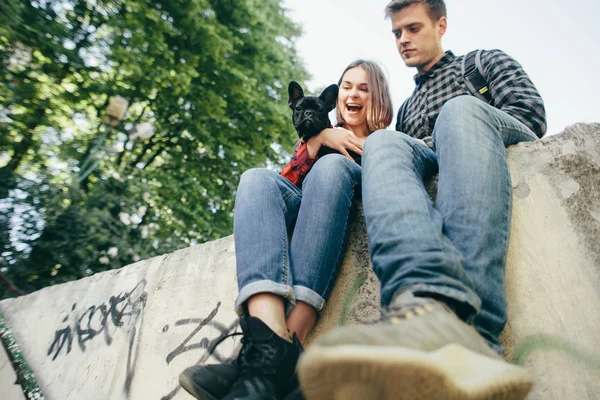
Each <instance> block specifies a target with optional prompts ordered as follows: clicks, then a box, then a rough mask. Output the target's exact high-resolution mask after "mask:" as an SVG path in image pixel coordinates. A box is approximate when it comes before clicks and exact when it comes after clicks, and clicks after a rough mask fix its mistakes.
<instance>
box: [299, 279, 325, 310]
mask: <svg viewBox="0 0 600 400" xmlns="http://www.w3.org/2000/svg"><path fill="white" fill-rule="evenodd" d="M294 294H295V296H296V301H301V302H303V303H306V304H308V305H309V306H311V307H313V308H314V309H315V310H317V311H318V312H320V311H321V310H323V307H324V306H325V299H323V297H321V296H319V295H318V294H317V292H315V291H314V290H311V289H309V288H307V287H305V286H296V285H294Z"/></svg>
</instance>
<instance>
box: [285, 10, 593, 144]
mask: <svg viewBox="0 0 600 400" xmlns="http://www.w3.org/2000/svg"><path fill="white" fill-rule="evenodd" d="M387 3H388V1H387V0H284V5H285V7H286V8H288V9H289V14H288V15H289V16H290V17H291V18H292V19H293V20H294V21H296V22H297V23H299V24H300V25H301V26H302V27H303V30H304V34H303V36H302V38H301V39H300V40H299V41H298V43H297V48H298V51H299V53H300V56H301V57H302V58H303V59H304V62H305V66H306V68H307V69H308V71H309V73H310V74H311V76H312V80H311V81H309V82H308V86H309V87H308V89H309V91H312V90H314V89H315V88H319V87H325V86H326V85H329V84H331V83H337V80H338V79H339V75H340V74H341V73H342V71H343V70H344V68H345V67H346V66H347V65H348V64H349V63H350V62H352V61H353V60H355V59H357V58H366V59H370V60H374V61H377V62H379V64H380V65H382V66H383V67H384V69H385V70H387V73H388V78H389V81H390V86H391V91H392V100H393V103H394V109H395V110H397V108H398V107H399V106H400V104H401V103H402V101H403V100H404V99H405V98H406V97H408V96H410V94H411V93H412V90H413V88H414V81H413V80H412V76H413V75H414V74H415V73H416V70H415V69H414V68H408V67H406V66H405V65H404V63H403V62H402V59H401V58H400V55H399V54H398V51H397V50H396V46H395V43H394V37H393V35H392V33H391V22H390V21H389V20H385V19H384V16H383V10H384V8H385V6H386V5H387ZM446 6H447V9H448V32H447V33H446V35H445V36H444V39H443V41H442V44H443V46H444V50H452V51H453V52H454V53H455V54H457V55H461V54H466V53H467V52H469V51H470V50H474V49H477V48H483V49H494V48H498V49H501V50H504V51H505V52H507V53H508V54H510V55H511V56H512V57H513V58H515V59H516V60H517V61H519V62H520V63H521V65H523V67H524V69H525V71H526V72H527V73H528V74H529V76H530V77H531V79H532V80H533V83H534V84H535V85H536V86H537V88H538V90H539V91H540V93H541V95H542V97H543V98H544V101H545V104H546V112H547V115H548V134H555V133H559V132H561V131H562V130H563V129H564V127H565V126H567V125H570V124H573V123H575V122H600V100H599V99H600V79H599V77H598V75H599V72H598V71H599V70H600V46H599V45H598V15H600V1H599V0H570V1H564V0H446ZM594 38H596V39H594Z"/></svg>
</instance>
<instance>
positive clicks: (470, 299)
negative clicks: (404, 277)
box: [392, 284, 481, 322]
mask: <svg viewBox="0 0 600 400" xmlns="http://www.w3.org/2000/svg"><path fill="white" fill-rule="evenodd" d="M401 292H412V293H413V294H415V295H416V294H417V293H420V294H427V293H431V294H436V295H441V296H444V297H448V298H449V299H452V300H455V301H457V302H458V303H462V304H464V305H465V306H466V307H468V309H466V310H460V311H462V312H464V315H466V316H468V317H467V321H466V322H472V320H473V318H475V316H476V315H477V313H478V312H479V310H481V299H480V298H479V296H477V294H475V292H473V291H471V290H469V291H463V290H459V289H455V288H451V287H444V286H438V285H427V284H418V285H411V286H405V287H403V288H402V289H400V290H398V291H396V294H394V296H393V297H392V299H394V298H395V297H396V296H397V295H399V294H400V293H401ZM392 301H393V300H392Z"/></svg>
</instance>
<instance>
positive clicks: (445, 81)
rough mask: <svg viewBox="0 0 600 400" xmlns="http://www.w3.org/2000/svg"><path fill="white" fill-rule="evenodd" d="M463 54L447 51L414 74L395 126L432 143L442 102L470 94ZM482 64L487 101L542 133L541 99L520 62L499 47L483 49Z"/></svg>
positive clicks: (537, 132)
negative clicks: (488, 91) (428, 66)
mask: <svg viewBox="0 0 600 400" xmlns="http://www.w3.org/2000/svg"><path fill="white" fill-rule="evenodd" d="M463 57H464V56H459V57H455V56H454V54H453V53H452V52H451V51H447V52H446V55H445V56H444V57H442V59H441V60H440V61H438V62H437V63H436V64H435V65H434V66H433V67H432V68H431V69H430V70H429V71H427V72H426V73H425V74H424V75H422V76H420V75H416V76H415V83H416V85H417V86H416V87H415V90H414V92H413V94H412V95H411V96H410V97H409V98H408V99H407V100H406V105H405V107H406V112H405V113H404V120H403V121H400V112H398V122H397V124H396V130H398V131H402V132H404V133H407V134H408V135H410V136H412V137H415V138H418V139H424V140H425V142H428V143H427V144H429V145H430V146H431V133H432V132H433V127H434V126H435V121H436V120H437V117H438V115H439V114H440V111H441V109H442V106H443V105H444V104H445V103H446V102H447V101H448V100H450V99H452V98H454V97H457V96H461V95H470V92H469V90H468V89H467V87H466V85H465V81H464V78H463V75H462V60H463ZM481 64H482V66H483V72H484V77H485V78H486V80H487V82H488V85H489V89H490V93H491V96H492V101H491V102H490V105H492V106H494V107H496V108H498V109H500V110H502V111H504V112H506V113H507V114H509V115H511V116H512V117H514V118H516V119H518V120H519V121H521V122H522V123H523V124H525V126H527V127H528V128H529V129H531V130H532V131H533V132H534V133H535V134H536V135H537V136H538V137H542V136H543V135H544V134H545V133H546V111H545V109H544V102H543V101H542V98H541V96H540V94H539V93H538V91H537V89H536V88H535V86H534V85H533V83H532V82H531V80H530V79H529V77H528V76H527V74H526V73H525V71H523V68H522V67H521V65H520V64H519V63H518V62H516V61H515V60H514V59H513V58H511V57H510V56H509V55H508V54H506V53H504V52H503V51H501V50H488V51H483V52H482V54H481Z"/></svg>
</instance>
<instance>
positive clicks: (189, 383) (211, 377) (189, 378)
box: [179, 361, 304, 400]
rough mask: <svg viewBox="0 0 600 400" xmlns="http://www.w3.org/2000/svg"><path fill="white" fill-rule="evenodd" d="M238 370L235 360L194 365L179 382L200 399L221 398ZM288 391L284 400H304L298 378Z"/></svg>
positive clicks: (182, 374) (215, 399) (181, 376)
mask: <svg viewBox="0 0 600 400" xmlns="http://www.w3.org/2000/svg"><path fill="white" fill-rule="evenodd" d="M238 372H239V368H238V364H237V362H235V361H233V362H230V363H225V364H209V365H194V366H193V367H189V368H186V369H185V371H183V372H182V373H181V374H180V375H179V384H180V385H181V386H182V387H183V388H184V389H185V390H186V391H187V392H188V393H189V394H191V395H192V396H194V397H195V398H197V399H198V400H220V399H221V398H223V397H224V396H225V395H226V394H227V393H229V391H230V390H231V387H232V386H233V384H234V382H235V380H236V378H237V377H238ZM286 393H287V394H286V396H285V397H284V398H283V400H304V396H303V395H302V391H301V390H300V386H299V385H298V379H294V380H293V381H292V382H291V383H290V384H289V386H288V388H287V389H286Z"/></svg>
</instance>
